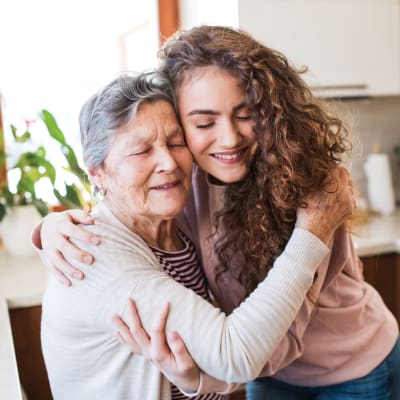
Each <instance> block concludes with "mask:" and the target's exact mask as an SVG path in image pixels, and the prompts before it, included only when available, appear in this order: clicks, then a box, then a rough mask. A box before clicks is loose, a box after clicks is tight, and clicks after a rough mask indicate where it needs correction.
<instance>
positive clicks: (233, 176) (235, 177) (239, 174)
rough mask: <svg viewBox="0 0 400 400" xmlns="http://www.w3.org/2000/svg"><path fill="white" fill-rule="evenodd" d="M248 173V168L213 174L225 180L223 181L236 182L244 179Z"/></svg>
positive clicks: (218, 178)
mask: <svg viewBox="0 0 400 400" xmlns="http://www.w3.org/2000/svg"><path fill="white" fill-rule="evenodd" d="M247 173H248V170H247V169H243V170H241V171H231V172H228V173H222V174H221V173H218V174H212V173H211V175H212V176H213V177H214V178H216V179H217V180H219V181H221V182H223V183H235V182H240V181H241V180H242V179H244V178H245V177H246V175H247Z"/></svg>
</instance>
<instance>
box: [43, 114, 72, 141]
mask: <svg viewBox="0 0 400 400" xmlns="http://www.w3.org/2000/svg"><path fill="white" fill-rule="evenodd" d="M39 115H40V118H41V119H42V121H43V122H44V123H45V125H46V127H47V130H48V131H49V134H50V136H51V137H52V138H53V139H55V140H57V142H59V143H61V144H66V142H65V136H64V134H63V132H62V130H61V129H60V128H59V126H58V124H57V122H56V119H55V118H54V116H53V114H51V113H50V112H49V111H47V110H42V111H41V112H40V113H39Z"/></svg>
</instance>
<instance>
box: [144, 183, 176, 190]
mask: <svg viewBox="0 0 400 400" xmlns="http://www.w3.org/2000/svg"><path fill="white" fill-rule="evenodd" d="M179 184H180V181H174V182H168V183H165V184H163V185H159V186H153V187H152V188H151V189H152V190H168V189H172V188H175V187H177V186H179Z"/></svg>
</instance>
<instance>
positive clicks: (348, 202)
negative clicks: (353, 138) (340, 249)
mask: <svg viewBox="0 0 400 400" xmlns="http://www.w3.org/2000/svg"><path fill="white" fill-rule="evenodd" d="M353 190H354V188H353V181H352V180H351V179H350V175H349V173H348V171H347V170H346V169H345V168H343V167H340V166H338V167H336V168H335V170H333V171H332V179H331V180H330V182H329V183H328V184H327V187H325V188H322V189H321V191H319V192H318V193H314V194H312V195H310V196H309V197H308V198H307V199H305V202H306V204H307V207H300V208H299V209H298V210H297V220H296V227H297V228H303V229H306V230H308V231H310V232H311V233H313V234H314V235H316V236H317V237H318V238H319V239H320V240H322V241H323V242H325V243H326V244H328V243H329V241H330V240H331V238H332V237H333V234H334V233H335V231H336V230H337V229H338V228H339V227H340V226H341V225H343V223H345V222H346V221H347V220H348V219H349V218H350V217H351V216H352V214H353V212H354V210H355V207H356V201H355V197H354V193H353Z"/></svg>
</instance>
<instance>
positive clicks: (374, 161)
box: [364, 153, 395, 215]
mask: <svg viewBox="0 0 400 400" xmlns="http://www.w3.org/2000/svg"><path fill="white" fill-rule="evenodd" d="M364 169H365V173H366V175H367V189H368V200H369V205H370V208H371V209H372V210H373V211H378V212H380V213H382V214H384V215H389V214H392V213H393V212H394V210H395V199H394V190H393V181H392V173H391V170H390V164H389V157H388V155H387V154H383V153H377V154H369V155H368V157H367V161H366V163H365V164H364Z"/></svg>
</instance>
